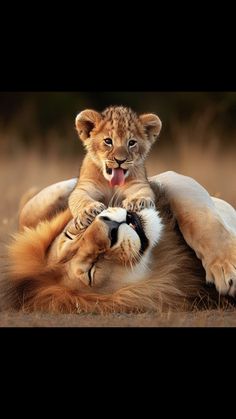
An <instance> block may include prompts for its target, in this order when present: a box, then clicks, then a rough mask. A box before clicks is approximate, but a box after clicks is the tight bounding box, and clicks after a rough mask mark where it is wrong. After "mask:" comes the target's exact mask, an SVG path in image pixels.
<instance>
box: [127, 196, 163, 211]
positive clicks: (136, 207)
mask: <svg viewBox="0 0 236 419" xmlns="http://www.w3.org/2000/svg"><path fill="white" fill-rule="evenodd" d="M122 206H123V207H124V208H125V209H126V210H127V211H133V212H139V211H141V210H143V209H144V208H155V203H154V201H153V200H152V199H151V198H133V199H130V198H126V199H124V201H122Z"/></svg>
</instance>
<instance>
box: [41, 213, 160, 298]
mask: <svg viewBox="0 0 236 419" xmlns="http://www.w3.org/2000/svg"><path fill="white" fill-rule="evenodd" d="M162 228H163V226H162V222H161V219H160V218H159V216H158V213H157V212H156V211H155V210H154V209H144V210H142V211H141V212H140V213H139V214H138V215H137V214H134V213H128V212H127V211H126V210H125V209H124V208H109V209H107V210H104V211H103V212H102V213H101V214H100V215H98V216H97V217H96V219H95V220H94V222H93V223H92V224H91V225H90V226H89V227H88V228H87V229H86V230H85V231H81V232H78V231H76V230H75V229H74V228H73V223H69V225H67V227H66V228H65V230H64V232H63V233H62V234H61V235H60V236H59V237H58V238H57V239H56V240H55V242H54V244H53V246H52V249H51V250H50V256H49V260H52V259H53V260H54V261H55V260H56V261H57V263H62V266H63V275H62V278H63V284H64V285H65V286H67V287H69V288H71V289H77V290H81V291H83V290H84V291H86V292H92V293H93V292H100V293H110V292H114V291H115V290H117V289H119V288H122V286H124V285H125V284H129V283H131V282H133V281H137V280H139V279H142V278H143V277H144V276H145V272H146V269H147V265H148V260H149V257H150V251H151V249H152V248H153V246H154V245H155V243H156V242H157V241H158V240H159V238H160V236H161V233H162Z"/></svg>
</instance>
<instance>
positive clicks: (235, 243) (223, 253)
mask: <svg viewBox="0 0 236 419" xmlns="http://www.w3.org/2000/svg"><path fill="white" fill-rule="evenodd" d="M203 266H204V268H205V270H206V281H207V283H213V284H215V286H216V289H217V290H218V292H219V294H222V295H225V294H228V295H231V296H232V297H236V237H235V238H234V239H233V240H232V241H230V242H228V243H222V244H221V245H219V248H218V252H217V253H216V254H215V255H214V257H213V258H212V259H208V260H205V261H203Z"/></svg>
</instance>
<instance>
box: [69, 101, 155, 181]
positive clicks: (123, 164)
mask: <svg viewBox="0 0 236 419" xmlns="http://www.w3.org/2000/svg"><path fill="white" fill-rule="evenodd" d="M76 129H77V131H78V134H79V137H80V139H81V140H82V141H83V143H84V145H85V147H86V149H87V151H88V153H89V154H90V156H91V158H92V160H93V161H94V163H95V164H96V165H97V166H98V167H99V168H100V169H102V172H103V175H104V177H105V178H106V179H107V180H108V181H110V183H111V185H112V186H114V185H123V184H124V181H125V179H126V178H127V177H128V176H129V175H130V174H134V173H135V169H137V168H138V167H139V166H143V163H144V159H145V157H146V156H147V153H148V152H149V150H150V148H151V145H152V144H153V143H154V142H155V140H156V138H157V137H158V135H159V133H160V130H161V121H160V119H159V118H158V116H157V115H155V114H143V115H140V116H138V115H136V114H135V113H134V112H133V111H132V110H131V109H129V108H125V107H122V106H114V107H109V108H107V109H105V111H104V112H102V113H98V112H96V111H94V110H90V109H87V110H85V111H83V112H80V113H79V115H78V116H77V117H76Z"/></svg>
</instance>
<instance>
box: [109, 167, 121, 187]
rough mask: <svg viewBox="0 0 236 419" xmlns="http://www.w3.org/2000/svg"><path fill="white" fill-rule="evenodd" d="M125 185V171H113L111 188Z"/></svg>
mask: <svg viewBox="0 0 236 419" xmlns="http://www.w3.org/2000/svg"><path fill="white" fill-rule="evenodd" d="M124 183H125V174H124V170H123V169H121V168H119V169H112V178H111V180H110V184H111V186H115V185H119V186H122V185H124Z"/></svg>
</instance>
